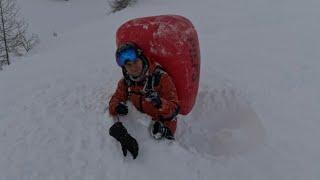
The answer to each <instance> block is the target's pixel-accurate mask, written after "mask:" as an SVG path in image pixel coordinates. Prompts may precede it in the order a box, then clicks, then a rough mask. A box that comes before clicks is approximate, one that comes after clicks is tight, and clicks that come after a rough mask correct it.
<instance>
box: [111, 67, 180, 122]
mask: <svg viewBox="0 0 320 180" xmlns="http://www.w3.org/2000/svg"><path fill="white" fill-rule="evenodd" d="M148 62H149V69H148V72H147V74H150V75H151V74H153V73H154V71H155V69H156V67H157V65H156V64H155V63H153V62H152V61H148ZM145 82H146V78H144V79H143V80H142V81H140V82H139V83H134V84H133V85H131V86H130V87H129V86H128V85H127V83H126V81H125V79H124V78H122V79H121V80H120V81H119V82H118V87H117V89H116V91H115V93H114V94H113V96H112V97H111V99H110V102H109V113H110V115H112V116H115V115H117V112H116V107H117V105H118V104H119V103H120V102H126V101H127V100H130V101H131V102H132V104H133V105H134V106H135V107H136V108H137V109H138V110H139V111H141V112H143V113H146V114H148V115H150V116H151V117H152V119H153V120H163V119H166V120H171V119H170V118H172V117H173V116H175V115H176V114H177V111H178V107H179V105H178V104H179V102H178V96H177V91H176V88H175V85H174V84H173V82H172V79H171V77H170V76H169V75H168V74H167V73H166V72H164V73H163V74H162V75H161V77H160V81H159V83H158V85H155V86H154V91H156V92H158V93H159V95H160V98H161V107H160V108H156V107H154V106H153V105H152V104H151V102H149V101H147V100H146V99H145V97H144V95H143V93H141V92H142V90H143V88H144V85H145ZM168 118H169V119H168Z"/></svg>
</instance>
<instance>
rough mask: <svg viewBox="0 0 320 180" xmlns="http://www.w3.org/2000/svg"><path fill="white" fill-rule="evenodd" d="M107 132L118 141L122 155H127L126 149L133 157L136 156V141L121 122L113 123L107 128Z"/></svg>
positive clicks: (137, 149) (137, 147)
mask: <svg viewBox="0 0 320 180" xmlns="http://www.w3.org/2000/svg"><path fill="white" fill-rule="evenodd" d="M109 134H110V136H112V137H114V138H115V139H116V140H118V141H119V142H120V144H121V148H122V153H123V155H124V156H127V151H129V152H130V153H131V155H132V157H133V159H136V158H137V156H138V152H139V145H138V142H137V140H136V139H134V138H133V137H132V136H131V135H130V134H129V133H128V131H127V129H126V128H125V127H124V126H123V124H122V123H121V122H116V123H114V124H113V125H112V126H111V127H110V129H109Z"/></svg>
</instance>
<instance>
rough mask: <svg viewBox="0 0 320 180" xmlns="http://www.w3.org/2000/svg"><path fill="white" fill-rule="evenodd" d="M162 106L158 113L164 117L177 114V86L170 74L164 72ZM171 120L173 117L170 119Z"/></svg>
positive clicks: (161, 85)
mask: <svg viewBox="0 0 320 180" xmlns="http://www.w3.org/2000/svg"><path fill="white" fill-rule="evenodd" d="M160 99H161V106H160V108H159V110H158V113H159V115H160V116H162V117H163V118H170V117H172V116H173V115H175V114H177V110H178V108H179V100H178V94H177V90H176V87H175V85H174V83H173V81H172V79H171V77H170V76H169V75H168V74H163V75H162V77H161V80H160ZM170 120H171V119H170Z"/></svg>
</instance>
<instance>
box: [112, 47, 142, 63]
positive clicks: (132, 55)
mask: <svg viewBox="0 0 320 180" xmlns="http://www.w3.org/2000/svg"><path fill="white" fill-rule="evenodd" d="M137 58H138V55H137V52H136V51H135V50H134V49H125V50H123V51H121V52H120V53H118V54H117V63H118V65H119V66H121V67H123V66H124V65H125V63H126V62H127V61H129V62H134V61H136V60H137Z"/></svg>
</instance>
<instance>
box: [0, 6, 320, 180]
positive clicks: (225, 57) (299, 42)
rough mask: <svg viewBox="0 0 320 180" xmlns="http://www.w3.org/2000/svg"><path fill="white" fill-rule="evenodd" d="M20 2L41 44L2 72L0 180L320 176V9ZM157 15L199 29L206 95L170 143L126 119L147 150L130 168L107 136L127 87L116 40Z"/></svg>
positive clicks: (144, 121)
mask: <svg viewBox="0 0 320 180" xmlns="http://www.w3.org/2000/svg"><path fill="white" fill-rule="evenodd" d="M18 2H19V5H20V7H21V11H22V14H23V15H24V16H25V18H26V19H27V20H28V21H29V23H30V28H31V30H32V31H34V32H36V33H38V34H39V36H40V38H41V43H40V44H39V46H38V47H37V48H36V49H35V50H34V51H33V52H31V54H29V55H28V56H27V57H24V58H19V59H18V58H16V60H15V62H14V63H13V64H12V65H10V66H7V67H5V68H4V71H1V72H0V92H1V93H0V109H1V111H0V153H1V157H0V177H1V178H0V179H6V180H7V179H32V180H35V179H39V180H40V179H54V180H56V179H77V180H78V179H141V180H144V179H151V178H152V179H208V180H209V179H210V180H211V179H228V180H229V179H237V180H248V179H259V180H263V179H266V180H269V179H281V180H284V179H288V180H294V179H297V180H300V179H310V180H312V179H318V178H319V177H320V174H319V172H320V171H319V167H320V164H319V162H320V155H319V152H320V146H319V144H318V143H316V142H317V140H316V139H317V137H320V132H319V131H318V127H319V125H320V123H319V121H318V119H319V117H320V113H319V107H320V96H319V94H318V91H319V89H320V88H319V77H320V68H319V67H320V62H319V57H320V53H319V51H318V49H319V48H320V46H319V45H320V41H319V40H320V38H319V36H317V33H318V32H319V30H320V24H319V23H318V19H319V18H320V13H319V12H318V9H319V8H320V2H318V1H316V0H305V1H298V0H290V1H289V0H281V1H279V0H268V1H267V0H255V1H254V0H241V1H236V0H223V1H222V0H214V1H212V0H211V1H210V0H202V1H192V0H184V1H182V0H176V1H157V0H148V1H147V0H140V1H139V3H138V4H137V5H136V6H134V7H130V8H127V9H125V10H123V11H120V12H118V13H116V14H111V15H107V14H106V12H107V11H108V8H107V2H106V1H105V0H91V1H90V2H89V1H86V0H78V1H75V0H69V1H68V2H65V1H58V0H23V1H22V0H18ZM158 14H179V15H183V16H185V17H187V18H189V19H190V20H191V21H192V22H193V23H194V25H195V27H196V29H197V31H198V35H199V40H200V46H201V57H202V62H201V65H202V66H201V80H200V88H199V94H198V98H197V103H196V106H195V107H194V109H193V111H192V112H191V113H190V114H189V115H188V116H180V119H179V127H178V132H177V141H176V142H174V143H172V142H167V141H161V142H156V141H154V140H153V139H151V138H150V136H149V134H148V124H149V120H148V117H147V116H145V115H142V114H139V113H138V112H137V111H136V110H135V109H134V108H132V107H131V108H130V113H129V115H128V117H125V118H122V119H121V121H123V122H124V124H125V126H126V127H127V128H128V131H129V132H130V133H131V134H132V135H133V136H135V137H136V138H137V139H138V141H139V143H140V147H141V150H140V152H139V153H140V154H139V156H138V159H137V160H132V158H131V157H130V156H129V157H127V158H123V157H122V154H121V152H120V147H119V144H117V142H116V141H114V139H112V138H111V137H110V136H108V135H107V133H106V132H107V129H108V128H109V127H110V125H112V119H111V118H110V117H109V116H108V114H107V113H106V112H105V111H106V108H107V102H108V100H109V98H110V96H111V95H112V92H113V91H114V89H115V86H116V82H117V81H118V79H119V78H120V77H121V72H120V69H119V68H118V67H117V65H116V63H115V60H114V50H115V37H114V35H115V31H116V29H117V28H118V27H119V26H120V25H121V24H122V23H123V22H125V21H126V20H128V19H131V18H135V17H142V16H151V15H158ZM54 32H56V33H57V36H56V37H55V36H53V33H54Z"/></svg>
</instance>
